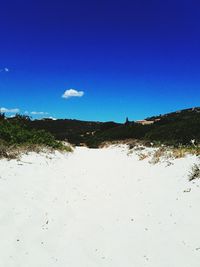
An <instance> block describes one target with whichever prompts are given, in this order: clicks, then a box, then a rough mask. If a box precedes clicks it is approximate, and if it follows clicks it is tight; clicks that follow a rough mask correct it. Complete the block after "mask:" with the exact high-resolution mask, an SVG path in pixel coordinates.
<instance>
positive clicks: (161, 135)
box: [0, 108, 200, 147]
mask: <svg viewBox="0 0 200 267" xmlns="http://www.w3.org/2000/svg"><path fill="white" fill-rule="evenodd" d="M147 120H151V121H152V120H153V121H154V123H153V124H151V125H141V124H138V123H134V122H131V121H128V120H127V123H125V124H120V123H115V122H104V123H102V122H91V121H79V120H66V119H65V120H55V121H54V120H50V119H46V120H33V121H31V120H30V119H29V118H28V117H26V116H21V115H17V116H16V117H15V118H13V119H9V121H12V123H13V124H15V125H16V127H17V126H19V125H20V126H23V128H24V127H25V128H26V127H27V125H28V127H29V134H30V129H32V130H34V129H35V130H37V131H38V130H39V131H40V130H45V131H47V132H50V133H51V134H52V135H53V136H54V137H55V138H56V139H57V140H65V141H68V142H70V143H72V144H75V145H80V144H82V143H85V144H86V145H88V146H89V147H98V146H99V145H100V144H101V143H102V142H106V141H117V140H126V139H137V140H141V141H147V142H153V143H154V144H157V145H159V144H166V145H173V146H175V147H179V146H180V145H185V146H189V145H191V140H192V139H195V144H199V143H200V108H193V109H187V110H182V111H178V112H173V113H170V114H165V115H159V116H154V117H151V118H147ZM0 121H1V120H0ZM31 133H32V134H33V133H34V131H31ZM7 134H8V133H7V131H4V135H5V138H8V136H7ZM38 134H39V133H38ZM20 136H21V134H17V133H16V136H15V138H17V140H18V139H20ZM40 136H42V139H44V140H46V141H45V142H47V140H51V137H48V138H45V136H44V137H43V134H42V133H40ZM22 139H24V138H22ZM31 139H32V140H35V139H34V138H33V136H32V137H31ZM36 139H38V140H40V138H38V136H37V138H36ZM41 142H43V141H41Z"/></svg>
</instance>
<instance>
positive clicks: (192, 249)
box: [0, 147, 200, 267]
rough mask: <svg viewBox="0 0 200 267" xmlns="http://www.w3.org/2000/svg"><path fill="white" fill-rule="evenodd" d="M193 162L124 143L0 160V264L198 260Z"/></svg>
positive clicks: (155, 264)
mask: <svg viewBox="0 0 200 267" xmlns="http://www.w3.org/2000/svg"><path fill="white" fill-rule="evenodd" d="M195 161H197V158H195V157H194V156H188V157H186V158H184V159H177V160H173V161H172V164H171V165H170V166H167V164H166V163H159V164H156V165H152V164H149V163H148V159H145V160H143V161H140V160H138V157H137V156H136V155H135V154H134V153H133V154H132V155H129V156H128V155H127V150H126V148H125V147H111V148H105V149H96V150H93V149H87V148H76V149H75V151H74V152H73V153H70V154H67V155H64V154H60V153H56V154H54V155H48V156H47V155H45V154H43V155H42V154H40V155H39V154H34V153H31V154H29V155H25V156H23V157H22V159H21V161H17V160H12V161H7V160H1V161H0V211H1V212H0V267H27V266H28V267H53V266H59V267H66V266H69V267H96V266H101V267H102V266H109V267H143V266H149V267H199V265H200V231H199V227H200V208H199V207H200V187H199V186H200V182H199V181H194V182H193V183H192V182H189V181H188V177H187V176H188V171H189V170H190V168H191V166H192V164H193V163H194V162H195Z"/></svg>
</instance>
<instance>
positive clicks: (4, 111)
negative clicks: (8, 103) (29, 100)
mask: <svg viewBox="0 0 200 267" xmlns="http://www.w3.org/2000/svg"><path fill="white" fill-rule="evenodd" d="M0 112H1V113H19V112H20V109H19V108H11V109H9V108H3V107H2V108H0Z"/></svg>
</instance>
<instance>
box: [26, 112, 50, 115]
mask: <svg viewBox="0 0 200 267" xmlns="http://www.w3.org/2000/svg"><path fill="white" fill-rule="evenodd" d="M30 114H31V115H48V114H49V113H48V112H44V111H31V112H30Z"/></svg>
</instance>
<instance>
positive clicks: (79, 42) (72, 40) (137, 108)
mask: <svg viewBox="0 0 200 267" xmlns="http://www.w3.org/2000/svg"><path fill="white" fill-rule="evenodd" d="M199 10H200V4H199V3H198V1H193V0H181V1H179V0H173V1H172V0H168V1H167V0H166V1H163V0H160V1H158V0H146V1H145V0H132V1H131V0H130V1H127V0H123V1H122V0H120V1H117V0H115V1H109V0H107V1H106V0H101V1H98V0H95V1H88V0H84V1H83V0H82V1H81V0H73V1H67V0H65V1H64V0H57V1H51V0H49V1H42V0H41V1H37V0H34V1H32V0H26V1H20V0H18V1H16V0H15V1H9V0H8V1H1V5H0V25H1V32H0V69H3V68H5V67H7V68H8V69H9V72H5V71H1V72H0V107H5V108H8V109H12V108H19V109H20V111H21V112H22V113H23V112H25V111H29V112H31V111H39V112H41V111H42V112H48V113H49V116H53V117H57V118H76V119H83V120H101V121H106V120H115V121H124V120H125V117H126V116H128V117H129V119H130V120H135V119H142V118H144V117H147V116H150V115H154V114H160V113H166V112H170V111H174V110H178V109H182V108H188V107H193V106H200V16H199ZM70 88H73V89H76V90H78V91H84V93H85V94H84V96H83V97H74V98H69V99H63V98H62V97H61V96H62V94H63V93H64V91H65V90H67V89H70ZM9 115H11V113H10V114H9ZM34 117H38V118H39V117H41V116H34Z"/></svg>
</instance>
